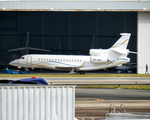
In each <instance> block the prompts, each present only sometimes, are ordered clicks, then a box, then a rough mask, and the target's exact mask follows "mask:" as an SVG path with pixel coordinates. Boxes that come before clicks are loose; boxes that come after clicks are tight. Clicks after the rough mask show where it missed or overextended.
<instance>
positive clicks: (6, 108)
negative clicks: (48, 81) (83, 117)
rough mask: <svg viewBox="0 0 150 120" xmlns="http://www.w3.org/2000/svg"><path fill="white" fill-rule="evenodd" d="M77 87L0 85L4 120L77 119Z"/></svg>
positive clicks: (0, 116) (0, 102)
mask: <svg viewBox="0 0 150 120" xmlns="http://www.w3.org/2000/svg"><path fill="white" fill-rule="evenodd" d="M74 118H75V86H53V85H52V86H46V85H45V86H40V85H32V86H31V85H30V86H28V85H27V86H25V85H9V86H8V85H6V86H0V120H74Z"/></svg>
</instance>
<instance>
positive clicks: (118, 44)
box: [111, 33, 131, 49]
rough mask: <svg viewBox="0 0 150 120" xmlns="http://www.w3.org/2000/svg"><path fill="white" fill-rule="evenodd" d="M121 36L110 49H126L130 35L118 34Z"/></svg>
mask: <svg viewBox="0 0 150 120" xmlns="http://www.w3.org/2000/svg"><path fill="white" fill-rule="evenodd" d="M120 35H122V36H121V37H120V38H119V40H118V41H117V42H116V43H115V44H114V45H113V46H112V47H111V48H119V49H126V48H127V45H128V42H129V39H130V36H131V33H120Z"/></svg>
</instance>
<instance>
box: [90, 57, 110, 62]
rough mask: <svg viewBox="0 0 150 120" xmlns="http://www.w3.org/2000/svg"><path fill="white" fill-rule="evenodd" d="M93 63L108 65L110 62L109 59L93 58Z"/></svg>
mask: <svg viewBox="0 0 150 120" xmlns="http://www.w3.org/2000/svg"><path fill="white" fill-rule="evenodd" d="M91 62H92V63H107V62H109V60H108V59H107V58H102V57H96V56H92V57H91Z"/></svg>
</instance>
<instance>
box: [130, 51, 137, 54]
mask: <svg viewBox="0 0 150 120" xmlns="http://www.w3.org/2000/svg"><path fill="white" fill-rule="evenodd" d="M129 53H133V54H138V53H137V52H133V51H129Z"/></svg>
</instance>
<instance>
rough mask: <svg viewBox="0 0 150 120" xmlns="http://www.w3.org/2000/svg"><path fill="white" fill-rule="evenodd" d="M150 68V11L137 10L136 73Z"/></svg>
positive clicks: (141, 72) (142, 72)
mask: <svg viewBox="0 0 150 120" xmlns="http://www.w3.org/2000/svg"><path fill="white" fill-rule="evenodd" d="M146 64H148V66H149V68H150V12H138V66H137V68H138V73H140V74H144V73H145V70H146V69H145V67H146Z"/></svg>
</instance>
